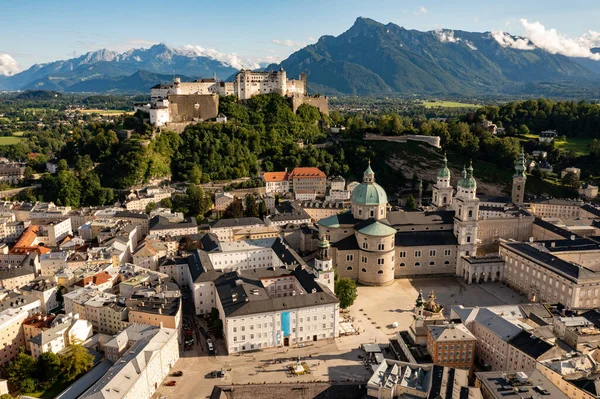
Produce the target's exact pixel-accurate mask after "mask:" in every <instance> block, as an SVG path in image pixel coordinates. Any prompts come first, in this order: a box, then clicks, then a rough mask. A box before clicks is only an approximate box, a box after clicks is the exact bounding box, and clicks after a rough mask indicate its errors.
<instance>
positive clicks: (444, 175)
mask: <svg viewBox="0 0 600 399" xmlns="http://www.w3.org/2000/svg"><path fill="white" fill-rule="evenodd" d="M523 163H524V162H523V154H522V153H521V156H520V157H519V160H518V161H517V163H516V166H515V171H516V173H515V176H514V177H513V181H514V183H513V194H512V198H511V197H500V198H498V197H497V198H495V199H493V200H492V199H488V198H485V199H480V198H478V196H477V181H476V179H475V176H474V173H475V171H474V168H473V166H472V165H469V167H467V168H463V171H462V173H461V176H460V178H459V179H458V181H457V183H456V189H454V187H453V186H452V185H451V181H452V176H451V172H450V169H449V168H448V162H447V159H446V157H445V156H444V157H443V160H442V165H441V167H440V169H439V171H438V173H437V181H436V183H435V185H434V186H433V195H432V204H430V205H429V206H425V207H421V209H418V210H392V207H391V206H390V204H389V203H388V197H387V193H386V191H385V190H384V189H383V187H381V186H380V185H379V184H377V183H376V180H375V172H374V171H373V169H372V168H371V165H370V164H369V166H368V167H367V169H366V170H365V172H364V175H363V181H362V183H361V184H359V185H358V186H357V187H356V188H355V189H354V190H353V192H352V197H351V202H352V206H351V209H350V210H348V211H346V212H344V213H340V214H337V215H333V216H330V217H328V218H325V219H321V220H320V221H319V222H318V227H319V236H320V237H322V238H323V239H326V240H327V241H328V242H329V243H331V253H330V255H329V256H331V259H332V263H333V266H334V267H336V269H337V271H338V273H339V275H340V276H341V277H348V278H351V279H354V280H356V281H357V282H359V283H360V284H364V285H372V286H383V285H388V284H391V283H392V282H393V281H394V279H396V278H403V277H411V276H438V275H456V276H461V277H464V278H465V280H466V281H467V282H469V283H470V282H480V281H496V280H499V279H501V277H502V276H501V275H500V273H501V270H500V269H499V268H498V267H497V263H496V264H495V263H493V262H487V263H486V262H475V265H476V266H473V267H471V265H472V264H473V262H472V260H473V259H479V258H481V257H482V256H484V255H486V254H488V253H494V252H495V253H497V248H498V241H499V239H500V238H503V239H515V240H519V241H525V240H527V239H528V238H529V237H530V236H531V234H532V229H533V221H534V219H535V218H534V216H533V215H532V214H530V213H528V212H527V211H526V210H525V209H522V208H521V206H520V205H522V201H523V192H524V187H525V175H524V173H523V171H522V167H523V165H522V164H523ZM515 191H517V192H515ZM516 202H519V203H516ZM466 259H469V260H471V263H468V262H467V261H466Z"/></svg>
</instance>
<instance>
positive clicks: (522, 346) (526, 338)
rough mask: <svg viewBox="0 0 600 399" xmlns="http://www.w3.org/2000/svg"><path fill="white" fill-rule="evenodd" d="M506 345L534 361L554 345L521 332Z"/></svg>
mask: <svg viewBox="0 0 600 399" xmlns="http://www.w3.org/2000/svg"><path fill="white" fill-rule="evenodd" d="M508 343H509V344H510V345H512V346H514V347H515V348H517V349H519V350H520V351H521V352H524V353H526V354H527V355H529V356H531V357H532V358H534V359H536V360H537V359H538V358H539V357H540V356H542V355H543V354H544V353H546V352H548V351H549V350H550V349H552V348H553V347H554V345H552V344H549V343H548V342H546V341H544V340H542V339H540V338H538V337H535V336H533V335H531V334H530V333H528V332H527V331H521V332H520V333H518V334H517V335H515V336H514V337H513V338H512V339H511V340H510V341H508Z"/></svg>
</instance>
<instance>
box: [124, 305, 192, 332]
mask: <svg viewBox="0 0 600 399" xmlns="http://www.w3.org/2000/svg"><path fill="white" fill-rule="evenodd" d="M127 307H128V308H129V322H130V323H136V324H147V325H149V326H157V327H161V326H162V327H164V328H172V329H175V330H177V331H181V298H180V297H176V298H160V297H158V298H156V297H153V298H144V299H141V300H135V301H131V302H130V301H127Z"/></svg>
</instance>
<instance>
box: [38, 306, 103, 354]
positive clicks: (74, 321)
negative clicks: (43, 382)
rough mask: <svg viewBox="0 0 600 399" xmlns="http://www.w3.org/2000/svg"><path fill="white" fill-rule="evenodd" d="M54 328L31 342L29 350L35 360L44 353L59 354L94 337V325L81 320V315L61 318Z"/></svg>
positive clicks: (55, 321)
mask: <svg viewBox="0 0 600 399" xmlns="http://www.w3.org/2000/svg"><path fill="white" fill-rule="evenodd" d="M53 324H54V325H53V327H52V328H50V329H48V330H43V331H42V332H41V333H39V334H38V335H36V336H35V337H33V338H31V339H30V340H29V350H30V351H31V355H32V356H33V358H34V359H37V358H38V357H39V356H40V355H41V354H42V353H46V352H52V353H58V352H60V351H62V350H63V349H65V348H66V347H67V346H69V345H73V344H81V343H82V342H84V341H86V340H87V339H88V338H89V337H91V336H92V334H93V331H92V323H90V322H89V321H87V320H82V319H79V315H67V316H64V317H63V316H59V317H57V318H56V319H54V321H53Z"/></svg>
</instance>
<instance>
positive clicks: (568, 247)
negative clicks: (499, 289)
mask: <svg viewBox="0 0 600 399" xmlns="http://www.w3.org/2000/svg"><path fill="white" fill-rule="evenodd" d="M584 249H587V250H585V251H584ZM598 249H599V244H597V243H595V242H593V241H591V240H587V239H576V240H562V241H542V242H534V243H511V242H503V243H501V244H500V256H501V257H502V258H503V259H504V263H505V271H504V280H505V282H506V283H507V284H508V285H509V286H511V287H512V288H513V289H515V290H516V291H519V292H522V293H523V294H525V295H528V297H529V298H530V299H531V300H534V301H542V302H548V303H562V304H563V305H565V306H566V307H567V308H568V309H592V308H595V307H597V306H598V305H600V303H599V302H598V301H599V298H600V296H599V295H598V293H599V292H600V274H598V273H597V270H598V265H597V258H598ZM574 261H579V262H582V263H585V264H587V265H588V266H587V267H585V266H584V265H581V264H577V263H573V262H574Z"/></svg>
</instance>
